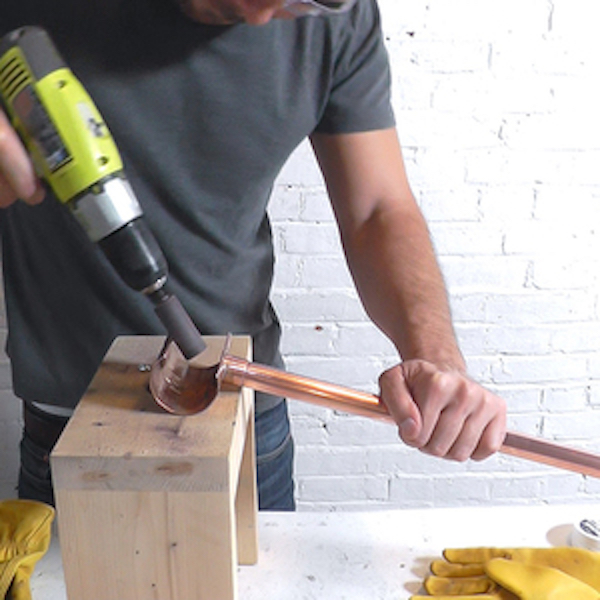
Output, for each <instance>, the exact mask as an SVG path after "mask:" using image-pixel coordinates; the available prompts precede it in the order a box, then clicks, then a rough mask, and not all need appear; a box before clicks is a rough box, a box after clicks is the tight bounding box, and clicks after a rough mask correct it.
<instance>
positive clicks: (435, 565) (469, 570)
mask: <svg viewBox="0 0 600 600" xmlns="http://www.w3.org/2000/svg"><path fill="white" fill-rule="evenodd" d="M429 568H430V570H431V572H432V573H433V574H434V575H438V576H439V577H474V576H475V575H485V570H484V568H483V563H469V564H458V563H451V562H448V561H447V560H441V559H438V560H434V561H432V562H431V565H430V566H429Z"/></svg>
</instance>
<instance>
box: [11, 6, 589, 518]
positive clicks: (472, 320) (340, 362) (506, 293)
mask: <svg viewBox="0 0 600 600" xmlns="http://www.w3.org/2000/svg"><path fill="white" fill-rule="evenodd" d="M380 5H381V8H382V12H383V16H384V27H385V30H386V41H387V44H388V49H389V52H390V56H391V60H392V66H393V81H394V103H395V108H396V113H397V118H398V124H399V131H400V136H401V140H402V143H403V147H404V152H405V158H406V163H407V169H408V172H409V176H410V180H411V183H412V186H413V189H414V192H415V195H416V196H417V198H418V200H419V203H420V205H421V207H422V209H423V211H424V213H425V215H426V217H427V218H428V220H429V223H430V227H431V231H432V235H433V238H434V243H435V245H436V248H437V250H438V253H439V255H440V260H441V264H442V267H443V270H444V274H445V276H446V279H447V283H448V287H449V290H450V293H451V302H452V308H453V312H454V317H455V321H456V328H457V333H458V336H459V338H460V341H461V346H462V348H463V350H464V352H465V354H466V357H467V361H468V364H469V369H470V372H471V374H472V375H473V376H474V377H475V378H477V379H478V380H480V381H481V382H483V383H484V384H486V385H487V386H489V387H490V388H491V389H493V390H494V391H496V392H498V393H500V394H501V395H503V396H504V397H505V398H506V399H507V401H508V403H509V407H510V416H509V422H510V427H511V428H512V429H514V430H518V431H522V432H524V433H530V434H537V435H544V436H547V437H548V438H549V439H556V440H560V441H564V442H568V443H572V444H576V445H578V446H581V447H583V448H591V449H595V450H598V451H600V436H598V434H597V432H598V431H600V341H599V340H600V337H599V334H600V303H599V298H600V257H599V252H598V250H599V249H600V247H599V246H600V236H598V235H597V230H598V228H599V227H600V216H599V214H598V210H597V208H596V205H597V203H598V200H599V197H600V169H599V168H598V165H599V164H600V127H599V120H598V117H597V112H596V111H597V107H598V106H600V91H599V88H598V86H597V81H596V77H595V76H596V74H597V73H598V72H600V70H599V68H598V67H600V64H599V63H600V41H599V40H598V39H597V34H596V31H595V27H596V23H597V22H598V20H599V17H600V5H598V4H597V3H596V2H595V0H528V1H527V2H523V1H522V0H505V1H504V2H500V3H499V2H497V1H496V0H458V1H453V2H448V1H447V0H411V1H410V2H405V1H400V0H380ZM271 215H272V218H273V222H274V231H275V241H276V247H277V256H278V261H277V266H276V282H275V288H274V291H273V299H274V301H275V303H276V306H277V308H278V310H279V313H280V316H281V318H282V321H283V323H284V339H283V346H284V352H285V355H286V359H287V363H288V366H289V368H290V369H291V370H295V371H297V372H301V373H305V374H308V375H312V376H316V377H320V378H324V379H329V380H331V381H335V382H338V383H343V384H346V385H351V386H355V387H359V388H362V389H366V390H369V391H375V389H376V387H375V382H376V380H377V376H378V374H379V373H380V371H381V370H382V369H384V368H386V367H387V366H389V365H391V364H393V363H394V362H395V361H396V356H395V352H394V351H393V348H392V347H391V345H390V344H389V342H388V341H387V340H385V338H383V336H381V335H380V334H379V333H378V332H377V331H376V330H375V329H374V327H373V326H372V325H371V324H370V323H369V322H368V320H367V319H366V317H365V315H364V312H363V310H362V308H361V306H360V304H359V303H358V300H357V298H356V294H355V293H354V291H353V288H352V285H351V282H350V278H349V276H348V272H347V270H346V268H345V266H344V263H343V259H342V256H341V250H340V247H339V243H338V240H337V234H336V231H335V226H334V222H333V217H332V214H331V211H330V209H329V206H328V202H327V197H326V194H325V192H324V189H323V185H322V181H321V178H320V175H319V173H318V170H317V169H316V167H315V165H314V161H313V159H312V156H311V153H310V150H309V148H308V146H307V145H306V144H305V145H303V146H302V147H301V148H299V150H298V152H297V153H296V154H295V155H294V157H293V158H292V160H291V161H290V162H289V163H288V165H286V167H285V169H284V171H283V172H282V174H281V176H280V178H279V180H278V184H277V186H276V189H275V193H274V198H273V202H272V206H271ZM308 240H310V241H308ZM9 385H10V383H9V377H8V370H7V368H6V359H4V361H3V362H2V363H1V364H0V453H1V454H0V456H1V460H0V497H1V496H7V495H11V494H12V493H13V488H14V483H15V480H16V461H17V454H16V449H17V440H18V430H19V424H18V421H19V416H18V409H17V408H16V403H14V402H10V401H9V397H10V390H9ZM292 411H293V427H294V433H295V436H296V441H297V481H298V499H299V504H300V507H301V508H302V509H305V510H314V509H316V510H344V509H356V508H360V509H365V508H382V507H405V506H410V507H421V506H447V505H465V504H473V505H476V504H484V503H494V504H503V503H535V502H551V503H553V502H573V501H588V500H589V501H590V502H598V500H599V499H600V481H598V480H594V479H585V478H583V477H580V476H577V475H573V474H570V473H566V472H561V471H558V470H554V469H551V468H549V467H542V466H539V465H536V464H532V463H528V462H525V461H519V460H516V459H512V458H509V457H506V456H504V455H498V456H495V457H493V458H491V459H490V460H488V461H485V462H483V463H467V464H454V463H448V462H445V461H440V460H436V459H432V458H430V457H427V456H423V455H421V454H419V453H418V452H415V451H413V450H411V449H409V448H406V447H405V446H403V445H402V444H401V443H399V441H398V439H397V437H396V432H395V430H394V428H393V427H391V426H387V425H383V424H381V423H376V422H372V421H367V420H362V419H358V418H356V417H349V416H346V415H341V414H335V413H333V412H331V411H327V410H323V409H318V408H315V407H312V406H309V405H306V404H301V403H296V402H294V403H293V405H292Z"/></svg>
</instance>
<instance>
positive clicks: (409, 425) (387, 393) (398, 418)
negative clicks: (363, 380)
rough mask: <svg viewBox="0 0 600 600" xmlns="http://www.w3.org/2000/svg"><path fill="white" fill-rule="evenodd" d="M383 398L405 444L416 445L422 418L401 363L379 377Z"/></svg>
mask: <svg viewBox="0 0 600 600" xmlns="http://www.w3.org/2000/svg"><path fill="white" fill-rule="evenodd" d="M379 388H380V392H381V400H382V401H383V403H384V404H385V405H386V407H387V409H388V411H389V413H390V415H392V417H393V419H394V421H395V422H396V423H397V425H398V433H399V435H400V437H401V438H402V440H403V441H404V443H405V444H408V445H410V446H412V445H414V443H413V440H414V439H415V438H417V437H418V436H419V434H420V431H421V427H422V419H421V415H420V412H419V408H418V406H417V405H416V404H415V402H414V400H413V398H412V395H411V393H410V390H409V388H408V386H407V384H406V380H405V379H404V375H403V371H402V369H401V367H400V365H398V366H396V367H393V368H392V369H389V370H387V371H386V372H385V373H383V374H382V375H381V377H380V378H379Z"/></svg>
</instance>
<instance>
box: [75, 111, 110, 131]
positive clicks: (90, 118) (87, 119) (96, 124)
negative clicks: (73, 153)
mask: <svg viewBox="0 0 600 600" xmlns="http://www.w3.org/2000/svg"><path fill="white" fill-rule="evenodd" d="M77 109H78V110H79V114H80V115H81V118H82V119H83V121H84V123H85V124H86V127H87V128H88V130H89V132H90V133H91V134H92V135H93V136H94V137H97V138H103V137H106V134H107V130H106V124H105V123H104V121H102V119H99V118H98V115H96V114H95V113H94V111H93V110H92V108H91V106H89V105H88V104H85V103H84V102H79V103H78V104H77Z"/></svg>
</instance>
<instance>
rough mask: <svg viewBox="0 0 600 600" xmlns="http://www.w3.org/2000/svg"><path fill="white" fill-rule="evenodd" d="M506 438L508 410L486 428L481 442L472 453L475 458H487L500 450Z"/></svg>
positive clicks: (478, 459)
mask: <svg viewBox="0 0 600 600" xmlns="http://www.w3.org/2000/svg"><path fill="white" fill-rule="evenodd" d="M505 438H506V412H505V411H503V412H501V413H500V414H498V415H497V417H496V418H495V419H493V420H492V421H491V422H490V423H489V424H488V426H487V427H486V428H485V431H484V432H483V435H482V436H481V438H480V440H479V444H478V445H477V448H476V449H475V450H474V452H473V453H472V454H471V458H472V459H473V460H477V461H480V460H485V459H486V458H488V457H489V456H491V455H492V454H495V453H496V452H498V450H500V448H501V447H502V444H503V442H504V439H505Z"/></svg>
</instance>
